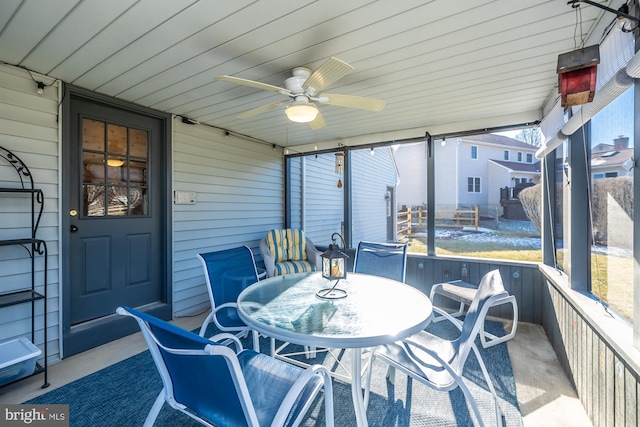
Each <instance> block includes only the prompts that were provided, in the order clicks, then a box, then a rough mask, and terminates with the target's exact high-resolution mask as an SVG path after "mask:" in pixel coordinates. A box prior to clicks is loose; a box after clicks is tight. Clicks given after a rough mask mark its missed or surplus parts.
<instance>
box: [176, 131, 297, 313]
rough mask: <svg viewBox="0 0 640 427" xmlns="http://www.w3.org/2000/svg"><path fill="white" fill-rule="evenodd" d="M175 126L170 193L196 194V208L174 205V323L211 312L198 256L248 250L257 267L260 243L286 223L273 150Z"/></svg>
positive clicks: (278, 157)
mask: <svg viewBox="0 0 640 427" xmlns="http://www.w3.org/2000/svg"><path fill="white" fill-rule="evenodd" d="M173 125H174V131H173V190H175V191H193V192H195V193H196V204H194V205H173V306H174V315H175V316H180V315H184V314H189V313H192V312H194V311H197V310H204V309H207V308H208V307H209V298H208V296H207V290H206V288H205V278H204V274H203V271H202V266H201V264H200V262H199V261H198V260H197V259H196V255H197V254H198V253H202V252H209V251H215V250H221V249H227V248H232V247H236V246H240V245H247V246H249V247H250V248H251V249H252V251H253V253H254V255H255V256H256V261H257V262H259V261H260V256H259V252H258V245H259V242H260V239H262V238H263V237H264V235H265V233H266V231H267V230H269V229H271V228H276V227H282V225H283V223H284V185H283V182H284V178H283V177H284V175H283V156H282V151H281V150H279V149H278V150H274V149H273V148H272V147H271V146H270V145H265V144H261V143H257V142H252V141H248V140H245V139H242V138H239V137H236V136H234V135H229V136H228V137H225V134H224V132H223V131H221V130H219V129H215V128H212V127H208V126H204V125H196V126H194V125H188V124H184V123H182V121H181V120H178V119H176V120H174V122H173Z"/></svg>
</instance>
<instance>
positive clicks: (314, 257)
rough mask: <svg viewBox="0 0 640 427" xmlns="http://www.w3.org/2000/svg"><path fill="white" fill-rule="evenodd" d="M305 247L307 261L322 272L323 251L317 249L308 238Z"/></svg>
mask: <svg viewBox="0 0 640 427" xmlns="http://www.w3.org/2000/svg"><path fill="white" fill-rule="evenodd" d="M305 245H306V248H307V250H306V252H307V261H309V262H310V263H311V264H313V265H315V266H316V268H317V269H318V270H322V257H321V255H322V251H320V250H319V249H318V248H316V246H315V245H314V244H313V242H312V241H311V240H310V239H309V238H308V237H305Z"/></svg>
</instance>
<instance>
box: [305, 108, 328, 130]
mask: <svg viewBox="0 0 640 427" xmlns="http://www.w3.org/2000/svg"><path fill="white" fill-rule="evenodd" d="M326 125H327V124H326V123H325V122H324V117H322V114H320V111H318V115H317V116H316V118H315V119H314V120H313V121H311V122H309V127H310V128H311V129H313V130H318V129H320V128H323V127H325V126H326Z"/></svg>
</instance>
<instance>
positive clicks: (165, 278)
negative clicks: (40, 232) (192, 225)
mask: <svg viewBox="0 0 640 427" xmlns="http://www.w3.org/2000/svg"><path fill="white" fill-rule="evenodd" d="M78 98H81V99H83V100H86V101H92V102H97V103H100V104H104V105H106V106H109V107H112V108H118V109H121V110H125V111H129V112H131V113H136V114H143V115H146V116H149V117H152V118H155V119H158V120H160V121H161V122H162V126H161V127H162V132H163V135H162V136H161V138H162V147H163V149H162V153H161V157H162V160H161V163H162V164H161V166H160V168H161V170H163V171H164V173H163V174H162V175H160V177H157V175H154V176H156V178H159V179H156V181H154V185H160V186H161V187H162V189H161V191H160V194H161V197H162V205H163V206H164V209H162V211H161V212H160V213H159V215H161V219H160V221H161V222H162V230H163V233H164V235H163V236H162V237H161V241H162V245H163V250H162V267H161V269H162V274H161V281H162V288H163V290H162V303H159V304H152V305H150V306H148V307H145V308H144V309H143V310H144V311H146V312H148V313H150V314H152V315H154V316H157V317H160V318H162V319H165V320H169V319H171V318H172V316H173V278H172V268H171V266H172V262H173V260H172V254H173V246H172V237H171V236H172V228H173V226H172V224H173V222H172V212H173V210H172V204H171V201H172V187H171V184H172V180H173V177H172V167H171V165H172V141H171V134H172V132H171V126H172V121H171V115H170V114H166V113H162V112H159V111H156V110H153V109H150V108H146V107H142V106H139V105H135V104H132V103H129V102H126V101H122V100H118V99H115V98H112V97H109V96H106V95H101V94H99V93H95V92H92V91H89V90H86V89H82V88H78V87H75V86H73V85H69V84H64V87H63V100H62V125H61V129H62V138H61V154H62V155H61V169H62V170H61V180H60V182H61V183H62V184H61V189H62V190H61V202H60V216H61V229H60V241H61V247H60V269H61V290H60V291H61V294H60V301H61V305H60V313H61V316H60V335H61V340H60V357H61V358H64V357H68V356H71V355H73V354H77V353H80V352H82V351H85V350H88V349H90V348H93V347H97V346H99V345H101V344H104V343H107V342H110V341H113V340H116V339H118V338H121V337H123V336H126V335H129V334H132V333H134V332H137V331H138V330H139V328H138V326H137V324H136V323H135V322H132V321H131V319H129V318H123V317H122V316H119V315H117V314H115V313H114V314H113V315H110V316H106V317H103V318H100V319H97V320H94V321H90V322H86V323H84V324H82V325H78V326H74V327H73V328H72V327H71V322H70V318H71V309H70V300H71V294H70V292H71V284H70V280H69V277H70V272H71V256H70V232H69V228H70V221H69V215H68V212H69V209H71V206H70V203H69V196H68V194H69V191H77V189H70V178H69V171H70V170H71V159H70V155H69V151H70V149H71V148H70V138H69V135H71V132H75V131H76V130H74V129H71V101H72V99H78Z"/></svg>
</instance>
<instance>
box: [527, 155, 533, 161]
mask: <svg viewBox="0 0 640 427" xmlns="http://www.w3.org/2000/svg"><path fill="white" fill-rule="evenodd" d="M527 163H533V154H531V153H527Z"/></svg>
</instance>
